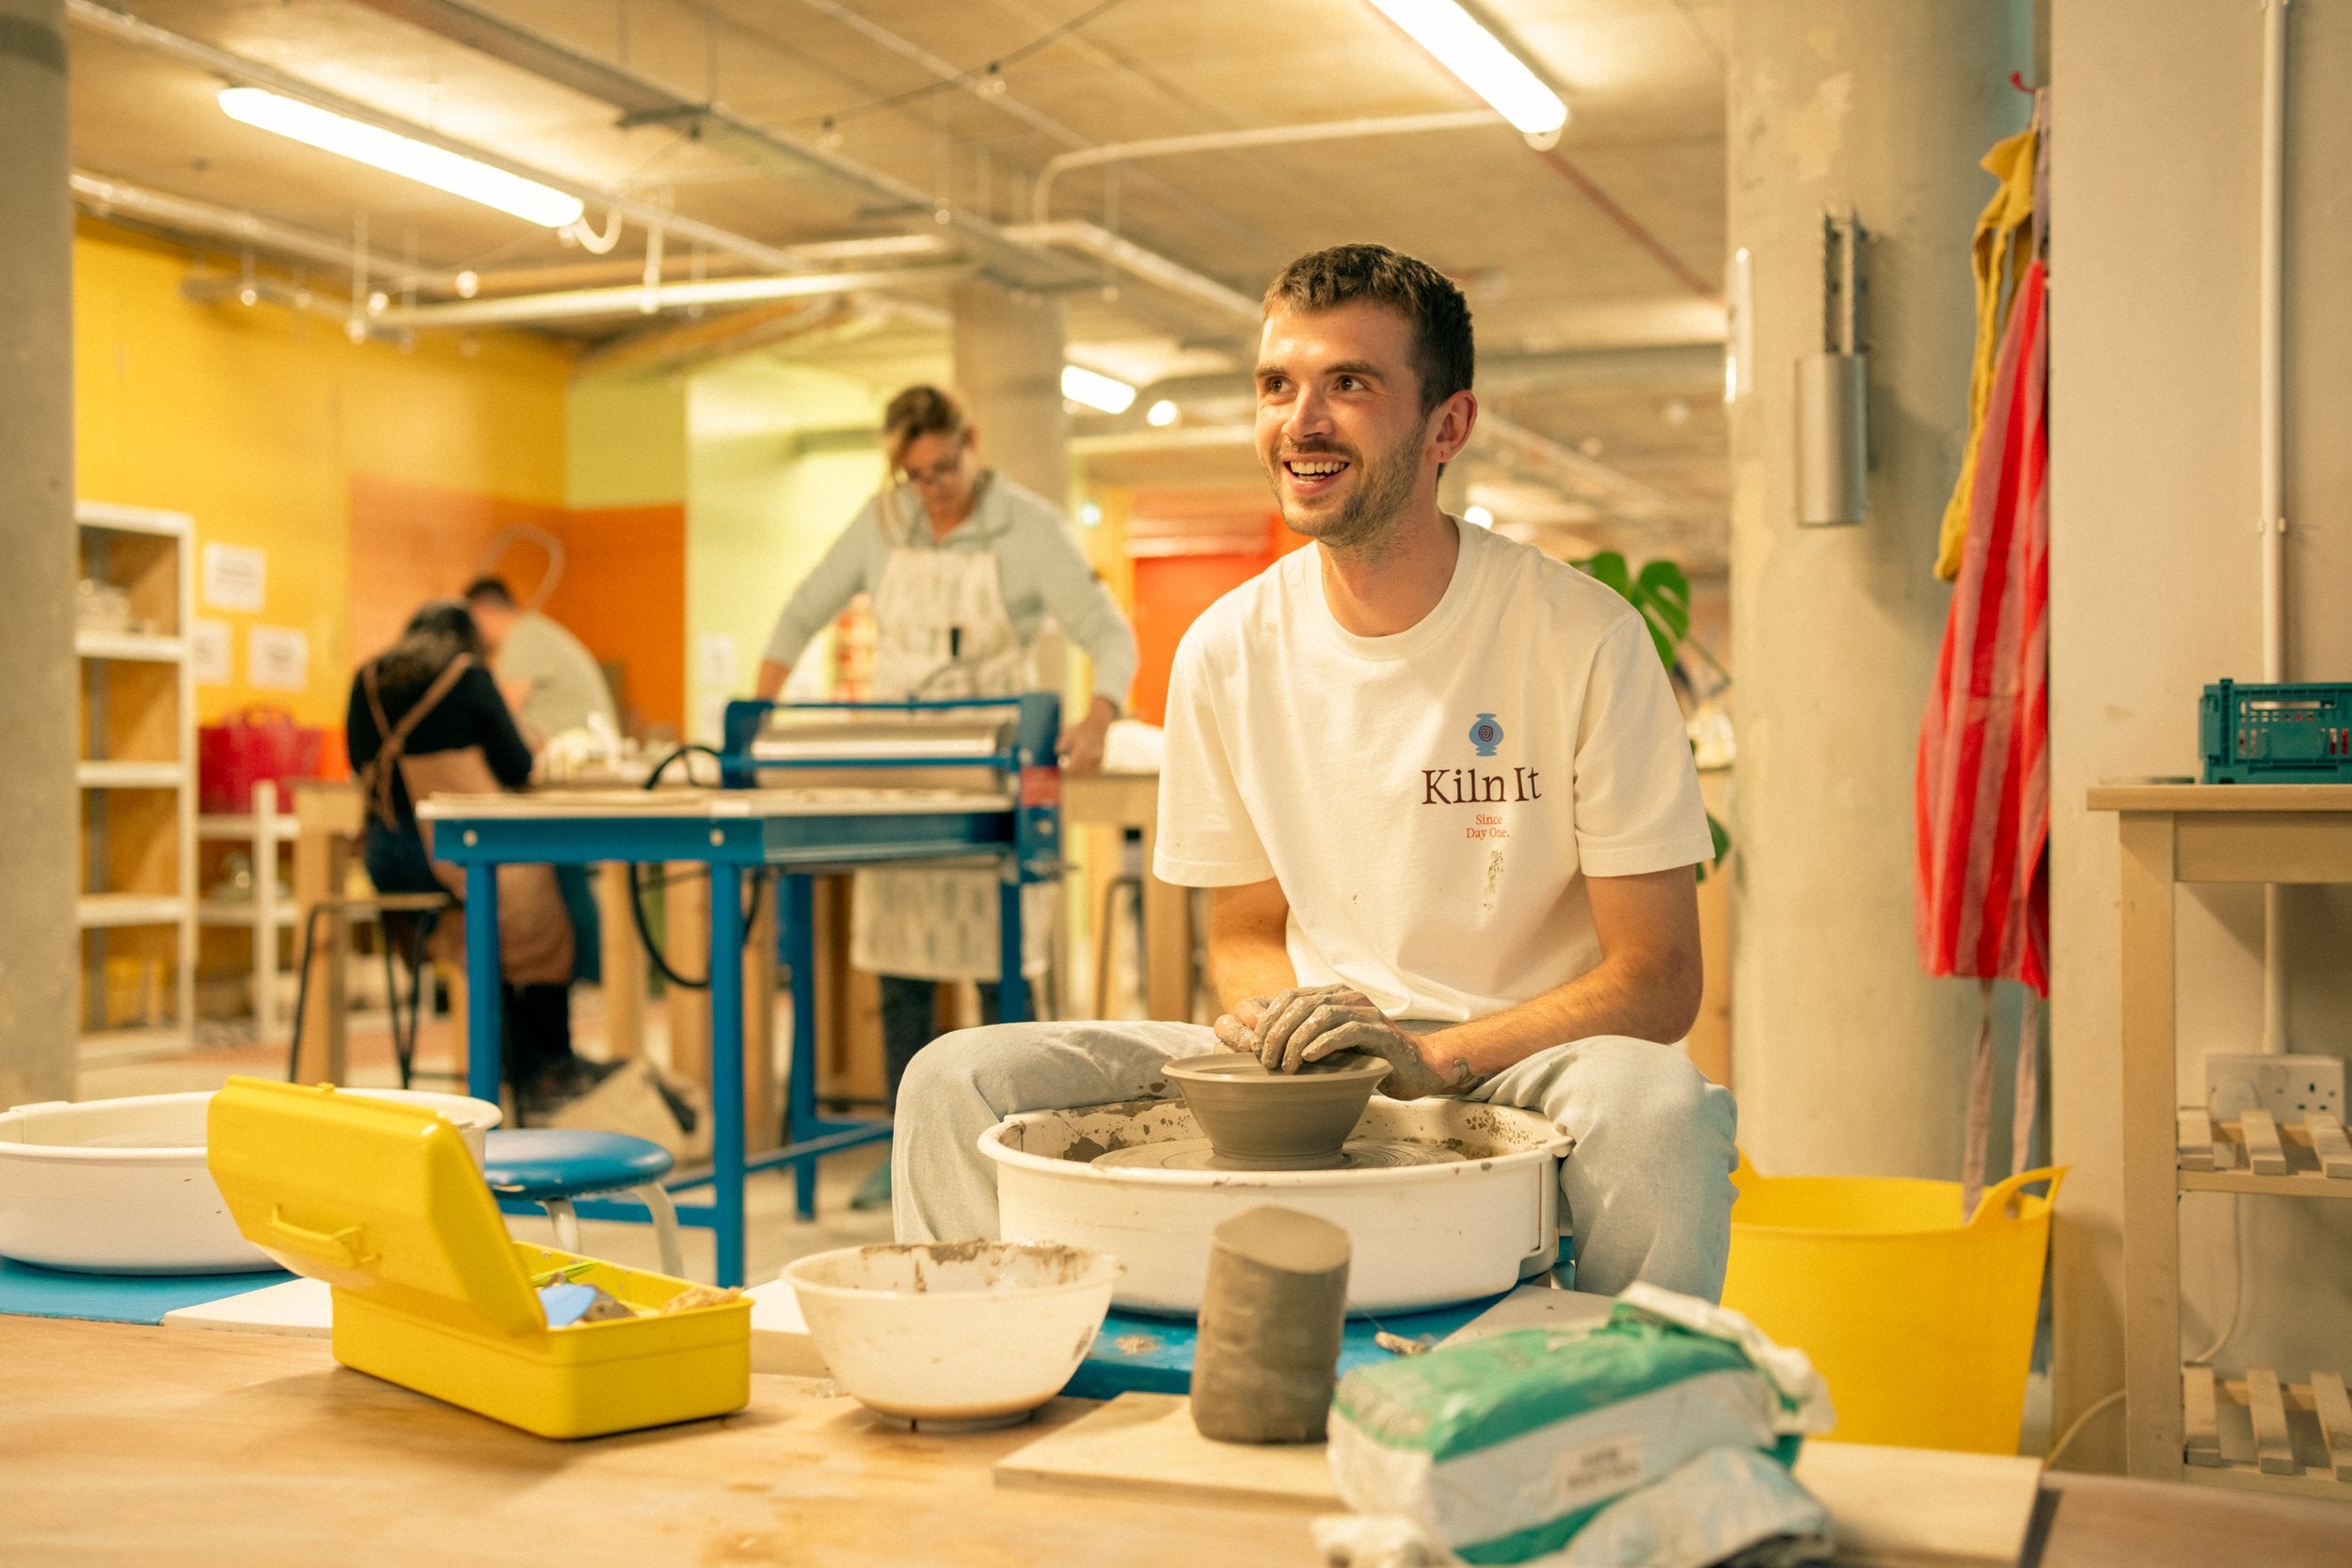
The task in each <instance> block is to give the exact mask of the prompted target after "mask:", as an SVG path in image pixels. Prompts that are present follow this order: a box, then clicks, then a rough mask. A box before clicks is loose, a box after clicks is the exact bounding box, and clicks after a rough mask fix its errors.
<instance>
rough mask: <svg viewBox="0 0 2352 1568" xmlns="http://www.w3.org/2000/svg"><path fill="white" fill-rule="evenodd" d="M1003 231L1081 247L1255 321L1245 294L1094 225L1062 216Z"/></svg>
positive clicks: (1026, 239)
mask: <svg viewBox="0 0 2352 1568" xmlns="http://www.w3.org/2000/svg"><path fill="white" fill-rule="evenodd" d="M1005 232H1006V234H1007V235H1009V237H1011V238H1012V239H1015V240H1018V241H1020V242H1022V243H1023V244H1025V245H1039V246H1044V245H1062V246H1065V247H1066V248H1068V249H1071V250H1076V251H1082V252H1084V253H1085V254H1086V255H1089V256H1091V257H1093V258H1095V259H1096V260H1097V261H1107V262H1109V263H1110V264H1111V265H1112V266H1115V267H1117V268H1118V269H1119V270H1120V271H1121V272H1123V273H1125V274H1127V275H1128V276H1129V277H1138V278H1141V279H1142V280H1143V281H1145V282H1147V283H1151V284H1153V285H1155V286H1156V287H1158V288H1161V289H1165V290H1166V291H1168V293H1172V294H1176V295H1179V296H1181V297H1183V298H1184V299H1188V300H1191V301H1192V302H1193V303H1195V304H1196V305H1205V306H1207V307H1208V308H1209V309H1211V310H1214V311H1216V313H1218V314H1219V315H1223V316H1230V317H1233V318H1236V319H1240V320H1246V321H1248V323H1249V325H1252V326H1255V325H1257V323H1258V302H1257V301H1256V300H1254V299H1251V298H1250V297H1249V296H1248V294H1245V293H1241V292H1240V291H1239V290H1236V289H1229V288H1227V287H1226V286H1225V285H1224V284H1222V283H1219V282H1218V281H1217V280H1216V279H1215V278H1214V277H1207V276H1206V275H1204V274H1201V273H1198V272H1195V271H1193V270H1192V268H1190V267H1188V266H1185V265H1184V263H1183V262H1181V261H1170V260H1169V259H1168V257H1166V256H1163V255H1161V254H1160V253H1159V252H1158V251H1156V250H1147V249H1146V248H1144V247H1143V246H1142V245H1137V244H1136V243H1135V242H1134V241H1133V240H1127V239H1121V238H1120V236H1119V235H1117V234H1114V233H1112V232H1111V231H1110V230H1107V229H1104V228H1103V227H1102V226H1101V225H1099V224H1092V223H1085V222H1081V221H1080V220H1078V219H1076V218H1062V219H1060V220H1058V221H1057V222H1054V223H1030V224H1023V225H1020V226H1018V227H1016V228H1011V229H1008V230H1005Z"/></svg>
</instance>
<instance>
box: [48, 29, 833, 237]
mask: <svg viewBox="0 0 2352 1568" xmlns="http://www.w3.org/2000/svg"><path fill="white" fill-rule="evenodd" d="M66 15H67V18H68V20H70V21H72V22H73V23H74V24H77V25H79V26H82V27H86V28H88V29H89V30H90V31H92V32H95V33H102V34H103V35H105V36H106V37H108V38H111V39H114V40H117V41H118V42H121V43H128V44H131V45H134V46H135V47H137V48H141V49H149V50H152V51H154V52H156V53H158V54H164V55H173V56H175V57H177V58H179V59H183V60H186V61H187V62H189V63H190V64H192V65H197V66H201V67H202V68H203V69H205V70H207V71H212V72H214V73H215V74H216V75H219V76H222V77H225V78H227V79H228V80H230V81H232V82H237V83H240V84H243V85H244V86H246V87H266V88H267V89H268V90H270V91H271V92H275V93H278V94H281V95H282V96H284V97H287V98H293V99H298V100H300V101H301V102H302V103H309V104H311V105H313V106H314V107H317V108H321V109H326V110H328V111H330V112H332V113H335V114H339V115H342V116H343V117H344V118H345V119H356V120H358V121H359V122H360V123H362V124H365V125H373V126H374V127H376V128H377V129H378V130H382V131H389V132H392V133H393V134H395V135H403V136H406V137H408V138H409V139H411V140H413V141H421V142H423V143H424V144H425V145H427V146H429V147H437V148H439V149H441V150H443V151H445V152H454V153H456V154H457V155H458V156H460V157H464V158H471V159H473V160H474V161H475V162H477V163H484V164H487V165H489V166H491V167H492V168H498V169H503V170H505V171H506V172H507V173H509V174H512V175H516V176H518V177H520V178H522V179H525V180H535V181H537V182H539V183H540V184H543V185H548V186H551V187H553V188H554V189H556V190H559V191H563V192H564V193H565V194H566V195H570V196H576V197H578V198H580V199H581V200H582V201H588V202H596V203H599V204H601V205H603V206H605V207H607V208H609V209H611V210H612V211H614V212H618V213H620V214H624V215H625V216H627V217H628V218H630V219H632V220H634V221H636V222H638V223H641V224H644V225H645V226H647V227H648V228H650V227H653V226H656V225H660V226H661V227H664V228H666V229H668V230H669V231H670V232H671V233H672V234H673V235H674V236H676V237H678V238H680V239H687V240H696V241H700V242H701V243H702V244H704V245H708V246H710V247H711V248H712V249H714V250H723V251H726V252H727V253H729V254H730V255H735V256H739V257H741V258H743V259H744V260H745V261H752V262H755V263H756V264H757V265H759V266H763V267H766V268H768V269H769V270H770V271H771V272H797V271H800V270H802V268H803V263H802V262H801V261H799V260H798V259H796V258H795V257H794V256H793V255H792V254H791V253H790V252H789V251H787V250H783V249H780V248H778V247H777V246H775V245H762V244H760V243H759V242H758V241H756V240H752V239H746V238H745V237H744V236H742V235H740V234H737V233H732V232H730V231H728V230H724V229H721V228H718V227H717V226H715V225H712V224H707V223H700V222H697V221H695V220H694V219H692V218H685V217H680V216H679V215H678V214H675V213H673V212H670V211H668V210H666V209H664V208H661V207H658V206H655V205H654V204H653V203H651V202H647V201H640V200H638V199H637V198H634V197H631V196H628V195H626V194H625V193H623V192H620V191H616V190H612V189H609V188H607V187H605V186H601V185H596V184H593V183H591V182H586V181H580V180H573V179H569V178H567V177H565V176H564V175H561V174H556V173H553V172H551V171H549V170H548V169H543V168H536V167H533V166H531V165H529V164H526V163H523V162H521V161H519V160H517V159H514V158H510V157H508V156H506V155H505V154H504V153H502V152H499V151H496V150H492V149H490V148H486V147H483V146H480V145H478V144H476V143H473V142H469V141H465V140H462V139H460V138H458V137H455V136H451V135H443V134H442V133H441V132H438V131H436V130H434V129H432V128H431V127H429V126H425V125H420V124H418V123H416V122H415V121H413V120H409V119H402V118H401V117H400V116H398V115H394V114H388V113H386V112H385V111H383V110H381V109H378V108H374V107H373V106H372V105H369V104H366V103H359V102H358V101H357V100H356V99H350V98H346V97H344V96H343V95H342V94H341V93H339V92H335V91H333V90H331V89H330V88H326V87H320V86H318V85H317V84H316V83H313V82H310V81H306V80H304V79H303V78H301V77H299V76H294V75H291V74H289V73H288V72H286V71H280V70H278V68H277V67H275V66H270V65H264V64H262V62H261V61H259V60H253V59H247V58H246V56H244V55H232V54H230V52H229V51H227V50H225V49H215V48H214V47H213V46H212V45H211V44H209V43H201V42H199V41H198V40H195V39H191V38H184V37H183V36H181V35H180V34H178V33H174V32H171V31H169V30H168V29H167V28H163V27H158V26H156V25H155V24H153V23H151V22H147V21H143V20H142V19H140V18H138V17H135V16H132V15H130V14H129V13H127V12H124V11H118V10H115V9H113V8H110V7H106V6H101V5H99V4H97V3H96V0H66ZM348 254H349V251H348V248H347V247H346V251H345V255H346V256H348Z"/></svg>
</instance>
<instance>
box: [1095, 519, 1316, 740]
mask: <svg viewBox="0 0 2352 1568" xmlns="http://www.w3.org/2000/svg"><path fill="white" fill-rule="evenodd" d="M1306 543H1307V541H1306V540H1305V539H1303V538H1301V537H1300V536H1299V535H1297V534H1295V533H1293V532H1292V531H1290V530H1289V529H1287V528H1284V527H1283V526H1282V522H1281V518H1280V517H1279V515H1268V517H1267V519H1266V543H1265V547H1264V548H1263V549H1262V550H1255V551H1249V552H1240V551H1234V552H1219V553H1215V554H1201V555H1146V556H1138V557H1136V558H1135V559H1134V560H1133V561H1132V562H1130V570H1131V572H1132V574H1133V581H1134V584H1135V605H1134V617H1135V627H1136V684H1135V686H1134V688H1133V689H1132V696H1131V699H1130V711H1131V712H1133V714H1134V715H1135V717H1136V718H1137V719H1140V720H1142V721H1144V722H1146V723H1148V724H1158V723H1164V722H1166V721H1167V715H1168V676H1169V675H1170V674H1171V673H1173V671H1174V669H1175V664H1176V644H1177V643H1179V642H1181V641H1184V633H1185V632H1187V631H1189V630H1190V629H1191V628H1192V624H1193V622H1195V621H1197V620H1199V619H1200V613H1201V611H1203V610H1207V609H1208V608H1209V606H1211V605H1213V604H1215V603H1216V601H1217V600H1218V599H1220V598H1222V597H1224V596H1225V595H1226V594H1229V593H1231V592H1232V591H1233V590H1234V589H1236V588H1238V587H1240V586H1241V585H1242V584H1243V583H1245V582H1248V580H1249V579H1250V578H1254V577H1256V576H1257V575H1258V574H1259V573H1260V572H1263V571H1264V570H1265V569H1266V568H1267V567H1268V566H1271V565H1273V564H1274V562H1276V561H1277V560H1278V559H1279V558H1280V557H1282V556H1285V555H1288V554H1289V553H1290V552H1291V551H1293V550H1295V549H1297V548H1299V547H1300V546H1303V545H1305V544H1306Z"/></svg>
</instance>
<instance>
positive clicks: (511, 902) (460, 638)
mask: <svg viewBox="0 0 2352 1568" xmlns="http://www.w3.org/2000/svg"><path fill="white" fill-rule="evenodd" d="M343 733H344V736H345V737H346V739H347V743H348V744H349V746H350V749H351V770H352V773H353V776H354V777H356V778H357V779H358V781H359V784H360V787H361V789H362V790H363V791H364V792H365V794H366V797H367V807H368V819H367V830H366V833H365V836H364V837H363V838H362V840H361V844H360V854H361V858H362V859H363V861H364V862H365V863H366V865H367V868H368V877H369V879H370V880H372V881H373V882H374V884H375V886H376V890H377V891H378V892H381V893H440V892H448V893H452V894H457V895H463V894H464V892H465V874H464V872H463V871H462V870H461V869H460V868H459V867H457V866H454V865H452V864H450V863H447V862H437V861H435V860H434V859H433V858H432V855H431V853H430V849H429V846H428V844H427V842H426V839H425V837H424V835H423V833H422V832H420V831H419V828H418V823H417V808H416V802H417V801H418V800H423V799H426V798H428V797H431V796H434V795H437V794H458V795H479V794H491V793H495V792H496V791H498V790H501V789H519V788H521V787H522V786H523V785H524V784H526V783H528V782H529V781H530V778H531V751H530V749H529V748H528V747H527V746H525V745H524V744H523V738H522V736H521V735H520V734H519V733H518V732H517V731H516V728H515V720H514V717H513V715H511V714H510V713H509V712H508V711H507V707H506V701H505V699H504V698H502V697H501V696H500V695H499V689H498V686H497V683H496V682H495V681H493V680H492V679H491V676H490V672H489V669H488V666H487V664H486V662H485V652H484V648H483V641H482V633H481V630H480V629H479V628H478V627H477V626H475V625H474V620H473V616H472V615H471V613H469V611H468V610H467V609H466V607H465V606H464V605H463V604H460V603H458V602H456V601H455V600H443V601H438V602H436V603H433V604H429V605H427V606H425V607H424V608H423V609H422V610H419V611H417V613H416V615H415V616H414V617H413V618H412V619H411V620H410V621H409V623H408V627H407V629H406V631H405V632H403V633H402V635H401V639H400V641H398V642H396V643H394V644H393V645H392V646H391V648H390V649H389V651H388V652H386V653H385V654H384V655H383V656H382V657H378V658H376V659H374V660H373V661H371V662H369V663H367V664H364V665H362V666H360V668H359V672H358V674H356V675H354V676H353V677H352V682H351V702H350V705H349V708H348V711H347V713H346V715H345V721H344V730H343ZM498 877H499V953H500V959H501V969H502V971H503V974H502V980H503V983H504V991H505V1004H506V1050H507V1068H508V1073H509V1076H510V1077H511V1078H512V1080H513V1082H514V1083H515V1085H516V1091H517V1094H518V1096H519V1098H520V1099H521V1101H522V1106H523V1110H524V1112H525V1114H526V1115H532V1116H543V1115H545V1114H547V1113H548V1111H550V1110H552V1109H554V1107H555V1106H556V1105H558V1104H561V1103H562V1102H563V1101H565V1100H568V1099H571V1098H574V1097H575V1096H577V1095H579V1094H580V1093H582V1092H584V1091H585V1090H586V1089H588V1088H590V1087H592V1086H594V1085H595V1084H596V1080H597V1079H598V1078H599V1077H601V1076H602V1075H603V1073H604V1072H605V1071H607V1070H609V1069H610V1067H611V1065H612V1064H609V1063H594V1062H587V1061H583V1060H581V1059H580V1057H578V1056H576V1055H574V1054H573V1053H572V1019H571V979H572V960H573V950H574V942H573V933H572V924H571V920H570V917H569V916H568V915H566V914H565V912H564V900H563V897H562V895H561V894H560V893H559V892H558V891H557V888H556V881H555V874H554V871H553V869H552V868H551V867H548V866H544V865H517V866H501V867H500V868H499V873H498ZM461 921H462V915H445V916H443V917H442V918H441V919H440V921H439V922H438V923H437V926H436V927H435V929H434V932H433V946H434V949H435V951H436V953H437V954H438V953H446V952H458V951H462V934H461V933H462V925H461Z"/></svg>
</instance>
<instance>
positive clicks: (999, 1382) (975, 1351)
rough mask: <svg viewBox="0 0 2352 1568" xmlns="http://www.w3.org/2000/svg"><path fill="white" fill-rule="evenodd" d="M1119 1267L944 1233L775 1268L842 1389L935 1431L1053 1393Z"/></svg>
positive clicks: (984, 1420) (1086, 1255)
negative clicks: (926, 1240) (943, 1238)
mask: <svg viewBox="0 0 2352 1568" xmlns="http://www.w3.org/2000/svg"><path fill="white" fill-rule="evenodd" d="M1119 1269H1120V1264H1119V1259H1115V1258H1112V1257H1109V1256H1107V1255H1105V1254H1103V1253H1097V1252H1088V1251H1085V1250H1083V1249H1082V1248H1078V1247H1069V1246H1054V1245H1043V1246H1026V1245H1021V1244H1018V1243H1010V1242H954V1243H930V1244H921V1243H899V1244H895V1245H889V1246H863V1247H844V1248H842V1249H841V1250H839V1251H837V1252H820V1253H817V1254H815V1255H814V1256H812V1257H808V1258H803V1259H800V1260H798V1261H797V1262H795V1263H793V1264H792V1265H791V1266H790V1267H788V1268H787V1269H786V1270H785V1271H784V1277H785V1278H786V1279H787V1281H789V1282H790V1284H791V1286H792V1290H793V1293H794V1294H795V1295H797V1296H798V1297H799V1298H800V1302H801V1315H802V1317H803V1318H804V1319H806V1320H807V1323H808V1331H809V1335H810V1337H811V1338H814V1339H815V1340H816V1341H817V1353H818V1354H819V1355H821V1356H823V1357H824V1361H825V1369H826V1370H827V1371H829V1372H831V1373H832V1374H833V1378H834V1382H835V1383H838V1384H839V1385H840V1386H841V1387H842V1388H843V1390H845V1391H846V1392H848V1393H849V1394H850V1395H851V1396H852V1397H853V1398H855V1399H856V1400H857V1401H858V1402H860V1403H862V1404H864V1405H866V1407H867V1408H868V1409H870V1410H873V1411H875V1412H877V1413H879V1414H880V1415H882V1417H884V1418H888V1419H891V1420H895V1421H898V1422H903V1423H906V1424H910V1425H914V1426H918V1427H921V1428H923V1429H925V1430H928V1431H934V1432H939V1431H973V1430H977V1429H979V1428H982V1427H992V1426H1003V1425H1007V1424H1009V1423H1010V1422H1013V1421H1017V1420H1019V1419H1021V1418H1023V1417H1025V1416H1026V1415H1027V1414H1028V1413H1029V1412H1030V1411H1032V1410H1035V1409H1036V1408H1037V1407H1038V1406H1039V1405H1041V1404H1043V1403H1044V1402H1046V1401H1048V1400H1050V1399H1052V1398H1053V1397H1054V1396H1055V1395H1056V1394H1057V1393H1059V1392H1060V1391H1061V1386H1062V1385H1063V1384H1065V1383H1067V1382H1069V1381H1070V1374H1071V1373H1073V1372H1074V1371H1076V1370H1078V1363H1079V1362H1081V1361H1083V1360H1085V1359H1086V1354H1087V1352H1088V1350H1089V1349H1090V1348H1091V1347H1092V1346H1093V1344H1094V1334H1095V1331H1096V1330H1097V1329H1099V1328H1101V1327H1102V1326H1103V1315H1104V1313H1106V1312H1108V1311H1109V1310H1110V1305H1111V1288H1112V1286H1113V1285H1114V1284H1115V1283H1116V1282H1117V1281H1118V1278H1119Z"/></svg>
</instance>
